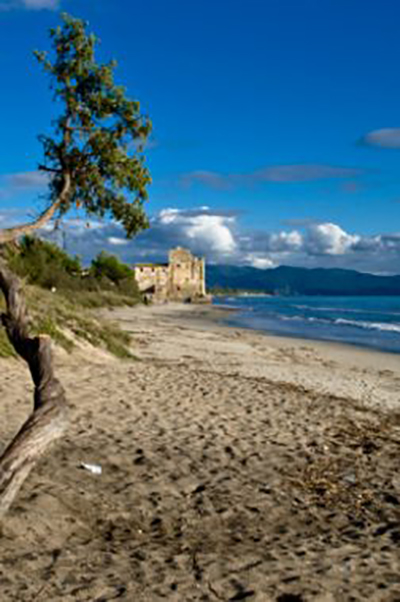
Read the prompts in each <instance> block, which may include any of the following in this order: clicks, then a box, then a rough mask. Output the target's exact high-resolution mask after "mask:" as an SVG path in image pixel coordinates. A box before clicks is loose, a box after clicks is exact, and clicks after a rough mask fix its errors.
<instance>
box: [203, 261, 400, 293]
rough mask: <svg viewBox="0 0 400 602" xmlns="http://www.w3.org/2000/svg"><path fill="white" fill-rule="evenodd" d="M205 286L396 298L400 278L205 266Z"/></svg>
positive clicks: (319, 270) (335, 271) (347, 272)
mask: <svg viewBox="0 0 400 602" xmlns="http://www.w3.org/2000/svg"><path fill="white" fill-rule="evenodd" d="M206 280H207V287H208V288H213V287H219V288H223V289H224V288H225V289H231V290H238V291H240V290H250V291H258V292H265V293H272V294H281V295H332V296H334V295H338V296H339V295H351V296H356V295H400V275H398V276H375V275H373V274H364V273H361V272H356V271H355V270H342V269H336V268H335V269H324V268H316V269H307V268H295V267H289V266H280V267H278V268H274V269H270V270H260V269H258V268H252V267H244V266H232V265H208V266H207V270H206Z"/></svg>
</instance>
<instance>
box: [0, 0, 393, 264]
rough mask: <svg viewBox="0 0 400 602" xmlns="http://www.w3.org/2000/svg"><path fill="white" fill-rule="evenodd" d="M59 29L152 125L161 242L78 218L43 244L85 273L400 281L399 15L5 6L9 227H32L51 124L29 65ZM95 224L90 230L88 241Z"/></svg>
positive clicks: (188, 6) (153, 1) (0, 44)
mask: <svg viewBox="0 0 400 602" xmlns="http://www.w3.org/2000/svg"><path fill="white" fill-rule="evenodd" d="M60 11H66V12H69V13H70V14H72V15H74V16H77V17H80V18H83V19H85V20H87V21H88V23H89V29H90V30H92V31H94V32H95V33H96V34H97V35H98V36H99V37H100V39H101V45H100V46H99V49H98V53H97V56H98V59H99V60H100V61H107V60H109V59H110V58H115V59H116V60H117V61H118V69H117V71H116V80H117V82H118V83H121V84H123V85H125V86H126V88H127V93H128V95H129V96H130V97H132V98H134V99H137V100H139V101H140V102H141V106H142V110H143V111H144V112H145V113H146V114H148V115H149V116H150V118H151V120H152V122H153V126H154V129H153V133H152V137H151V139H150V141H149V144H148V147H147V150H146V157H147V164H148V166H149V169H150V171H151V174H152V178H153V183H152V185H151V187H150V189H149V201H148V202H147V204H146V210H147V212H148V215H149V216H150V224H151V227H150V229H149V230H148V231H146V232H145V233H143V234H141V235H139V236H138V237H137V238H136V239H135V240H133V241H126V239H125V238H124V234H123V231H122V229H121V228H120V227H119V225H118V224H116V223H113V222H110V221H107V220H106V221H104V222H99V221H96V220H90V221H89V223H88V222H87V220H85V219H83V218H80V217H78V216H76V215H72V216H70V217H69V218H66V219H65V220H64V224H63V225H62V231H64V232H65V234H64V236H61V234H60V231H57V232H54V231H53V228H52V227H51V228H50V227H49V228H47V230H46V232H47V235H48V236H50V238H52V239H54V240H61V238H62V241H63V243H64V244H65V245H66V247H67V250H68V251H70V252H73V253H80V254H81V255H82V256H83V258H84V260H85V261H87V260H88V259H89V258H90V257H93V256H94V255H95V254H96V253H98V252H99V251H100V250H102V249H105V250H107V251H109V252H112V253H115V254H118V255H119V256H121V258H123V259H124V260H126V261H129V262H133V261H143V260H146V261H150V260H156V261H159V260H165V258H166V253H167V250H168V248H169V247H170V246H172V245H182V246H185V247H188V248H190V249H191V250H192V251H193V252H195V253H198V254H202V255H205V256H206V258H207V260H208V261H209V262H214V263H234V264H240V265H252V266H254V267H259V268H271V267H274V266H277V265H282V264H284V265H299V266H306V267H342V268H352V269H357V270H360V271H369V272H373V273H382V274H386V273H400V263H399V259H400V78H399V76H398V73H399V57H400V36H399V35H398V23H399V20H400V3H399V2H398V0H201V1H200V0H190V1H188V0H168V1H166V0H146V2H137V1H136V0H96V1H95V2H94V1H93V0H0V28H1V35H0V76H1V81H2V83H3V85H2V94H1V95H0V115H1V117H0V123H1V131H2V136H1V141H2V152H1V162H0V226H4V225H9V224H14V223H18V222H19V221H21V219H23V220H26V219H30V218H32V217H33V216H34V215H36V214H37V213H38V212H39V211H40V207H41V206H42V205H41V203H43V198H42V196H41V195H43V193H44V192H45V190H46V181H45V178H43V176H42V174H40V173H38V171H37V166H38V163H40V161H41V159H42V149H41V146H40V144H39V142H38V140H37V136H38V134H40V133H46V132H47V133H50V132H51V120H52V119H53V118H54V117H55V115H56V108H55V106H54V103H53V101H52V97H51V92H50V91H49V89H48V81H47V79H46V76H45V75H44V74H43V73H42V72H41V69H40V66H39V65H38V64H37V63H36V62H35V60H34V58H33V56H32V51H33V50H34V49H40V50H46V49H49V38H48V30H49V28H50V27H53V26H54V25H57V24H58V23H59V21H60ZM87 224H88V225H87Z"/></svg>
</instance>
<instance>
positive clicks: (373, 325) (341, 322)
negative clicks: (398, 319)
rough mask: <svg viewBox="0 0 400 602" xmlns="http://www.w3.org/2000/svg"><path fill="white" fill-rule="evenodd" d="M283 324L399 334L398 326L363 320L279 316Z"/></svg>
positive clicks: (399, 326) (399, 328)
mask: <svg viewBox="0 0 400 602" xmlns="http://www.w3.org/2000/svg"><path fill="white" fill-rule="evenodd" d="M279 317H280V319H281V320H283V321H284V322H310V323H311V324H313V323H316V324H327V325H331V326H335V325H336V326H353V327H355V328H363V329H364V330H379V331H381V332H398V333H399V334H400V324H389V323H387V322H366V321H365V320H347V319H346V318H336V319H335V320H329V319H327V318H316V317H314V316H309V317H305V316H279Z"/></svg>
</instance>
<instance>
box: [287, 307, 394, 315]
mask: <svg viewBox="0 0 400 602" xmlns="http://www.w3.org/2000/svg"><path fill="white" fill-rule="evenodd" d="M293 307H295V308H296V309H307V310H309V311H335V312H337V313H344V314H345V313H349V314H350V313H351V314H379V315H381V316H400V311H385V310H379V309H362V308H359V309H351V308H349V307H313V306H312V305H293Z"/></svg>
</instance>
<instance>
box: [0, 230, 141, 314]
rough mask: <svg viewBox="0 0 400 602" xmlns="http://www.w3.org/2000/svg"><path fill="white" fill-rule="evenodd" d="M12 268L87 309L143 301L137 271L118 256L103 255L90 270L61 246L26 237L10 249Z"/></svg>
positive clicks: (9, 260) (99, 256) (30, 282)
mask: <svg viewBox="0 0 400 602" xmlns="http://www.w3.org/2000/svg"><path fill="white" fill-rule="evenodd" d="M7 257H8V263H9V266H10V268H11V269H12V270H13V271H14V272H16V273H17V274H18V275H19V276H22V277H23V278H25V279H26V280H27V282H28V283H29V284H36V285H38V286H41V287H43V288H47V289H52V288H53V287H54V288H55V289H56V291H57V294H62V295H63V296H64V297H66V298H67V299H69V300H70V301H73V302H75V303H78V304H80V305H82V306H83V307H88V308H89V307H90V308H95V307H104V306H107V307H115V306H117V305H135V304H136V303H139V302H140V301H141V296H140V292H139V289H138V287H137V284H136V281H135V278H134V274H133V271H132V270H131V268H130V267H129V266H128V265H126V264H124V263H122V262H121V261H120V260H119V259H118V258H117V257H114V256H113V255H107V254H106V253H100V254H99V255H98V256H97V258H96V259H94V260H93V262H92V266H91V268H90V270H89V271H87V270H86V271H85V270H83V269H82V265H81V262H80V259H79V257H70V256H69V255H68V254H67V253H66V252H65V251H63V250H62V249H60V248H59V247H58V246H57V245H55V244H53V243H50V242H47V241H44V240H41V239H40V238H35V237H32V236H25V237H24V238H23V239H22V240H21V243H20V244H19V245H18V247H16V246H10V247H9V248H8V253H7Z"/></svg>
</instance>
